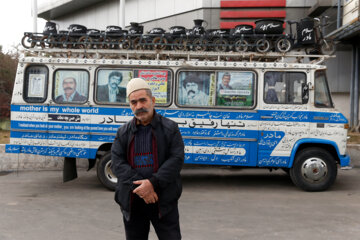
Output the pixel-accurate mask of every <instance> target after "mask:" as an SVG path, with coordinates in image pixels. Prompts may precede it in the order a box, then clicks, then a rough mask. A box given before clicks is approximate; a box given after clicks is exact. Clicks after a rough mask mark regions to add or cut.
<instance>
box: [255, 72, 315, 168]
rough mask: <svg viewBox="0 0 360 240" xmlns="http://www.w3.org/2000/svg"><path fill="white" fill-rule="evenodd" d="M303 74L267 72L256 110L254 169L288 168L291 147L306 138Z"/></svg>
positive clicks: (306, 122)
mask: <svg viewBox="0 0 360 240" xmlns="http://www.w3.org/2000/svg"><path fill="white" fill-rule="evenodd" d="M306 83H307V82H306V74H305V73H304V72H290V71H289V72H284V71H281V72H280V71H267V72H265V74H264V86H263V93H264V94H263V109H262V110H259V113H260V114H259V116H260V119H259V120H260V121H259V141H258V148H259V156H258V166H262V167H266V166H270V167H288V166H289V160H290V154H291V151H292V149H293V146H294V144H295V143H296V141H297V140H298V139H300V138H303V137H306V136H308V132H309V123H308V119H309V117H308V115H309V113H308V111H307V102H308V99H306V100H305V99H304V98H303V88H304V86H306Z"/></svg>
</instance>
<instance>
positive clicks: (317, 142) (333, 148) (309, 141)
mask: <svg viewBox="0 0 360 240" xmlns="http://www.w3.org/2000/svg"><path fill="white" fill-rule="evenodd" d="M308 147H318V148H322V149H324V150H326V151H328V152H329V153H330V154H331V155H332V156H334V159H335V160H336V163H338V164H339V163H340V157H339V156H340V152H339V148H338V146H337V144H336V143H335V142H334V141H331V140H324V139H316V138H306V139H301V140H298V141H297V142H296V143H295V145H294V147H293V149H292V151H291V155H290V162H289V166H288V167H289V168H291V167H292V166H293V164H294V160H295V157H296V154H297V153H298V152H299V151H301V150H303V149H305V148H308Z"/></svg>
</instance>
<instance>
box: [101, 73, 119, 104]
mask: <svg viewBox="0 0 360 240" xmlns="http://www.w3.org/2000/svg"><path fill="white" fill-rule="evenodd" d="M122 79H123V75H122V73H121V72H118V71H113V72H111V73H110V74H109V79H108V84H106V85H100V86H98V91H97V95H96V96H97V97H96V98H97V100H98V101H99V102H123V103H124V102H125V101H126V89H125V88H123V87H119V84H120V83H121V82H122Z"/></svg>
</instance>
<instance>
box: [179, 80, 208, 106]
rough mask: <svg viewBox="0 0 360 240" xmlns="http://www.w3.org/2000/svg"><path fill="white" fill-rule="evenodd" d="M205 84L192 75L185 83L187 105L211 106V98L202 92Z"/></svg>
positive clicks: (185, 102)
mask: <svg viewBox="0 0 360 240" xmlns="http://www.w3.org/2000/svg"><path fill="white" fill-rule="evenodd" d="M203 85H204V82H203V80H201V79H200V78H199V77H197V76H195V75H190V76H188V77H186V78H185V80H184V81H183V87H184V88H185V93H186V96H185V101H184V104H186V105H200V106H207V105H209V96H208V95H207V94H206V93H204V92H203V91H202V88H203Z"/></svg>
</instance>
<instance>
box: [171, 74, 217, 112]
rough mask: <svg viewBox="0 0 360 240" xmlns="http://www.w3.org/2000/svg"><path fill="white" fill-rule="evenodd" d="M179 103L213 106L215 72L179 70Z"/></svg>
mask: <svg viewBox="0 0 360 240" xmlns="http://www.w3.org/2000/svg"><path fill="white" fill-rule="evenodd" d="M178 81H179V82H178V88H179V89H178V91H177V92H178V98H177V101H178V103H179V104H180V105H185V106H204V107H208V106H214V96H215V90H216V89H215V88H216V86H215V73H214V72H210V71H181V72H180V73H179V75H178Z"/></svg>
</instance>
